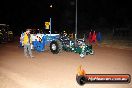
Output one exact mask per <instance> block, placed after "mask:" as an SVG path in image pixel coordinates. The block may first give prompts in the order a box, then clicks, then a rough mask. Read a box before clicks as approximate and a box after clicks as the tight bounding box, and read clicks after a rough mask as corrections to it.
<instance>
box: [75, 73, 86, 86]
mask: <svg viewBox="0 0 132 88" xmlns="http://www.w3.org/2000/svg"><path fill="white" fill-rule="evenodd" d="M76 81H77V83H78V84H79V85H81V86H82V85H84V84H85V83H86V78H85V77H84V76H78V75H77V76H76Z"/></svg>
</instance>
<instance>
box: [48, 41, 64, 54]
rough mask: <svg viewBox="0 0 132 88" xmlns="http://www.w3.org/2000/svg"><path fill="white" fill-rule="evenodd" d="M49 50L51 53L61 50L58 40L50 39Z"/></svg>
mask: <svg viewBox="0 0 132 88" xmlns="http://www.w3.org/2000/svg"><path fill="white" fill-rule="evenodd" d="M50 50H51V52H52V53H53V54H58V53H59V52H60V50H61V47H60V44H59V41H52V42H51V43H50Z"/></svg>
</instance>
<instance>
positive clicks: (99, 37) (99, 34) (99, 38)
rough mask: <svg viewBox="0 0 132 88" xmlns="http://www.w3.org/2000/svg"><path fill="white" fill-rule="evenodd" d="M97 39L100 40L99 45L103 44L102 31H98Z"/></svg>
mask: <svg viewBox="0 0 132 88" xmlns="http://www.w3.org/2000/svg"><path fill="white" fill-rule="evenodd" d="M97 41H98V44H99V46H101V41H102V36H101V33H100V32H98V34H97Z"/></svg>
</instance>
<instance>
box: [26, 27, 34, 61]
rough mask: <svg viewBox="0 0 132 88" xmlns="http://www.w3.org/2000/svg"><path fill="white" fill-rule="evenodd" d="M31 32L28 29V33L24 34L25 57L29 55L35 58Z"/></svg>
mask: <svg viewBox="0 0 132 88" xmlns="http://www.w3.org/2000/svg"><path fill="white" fill-rule="evenodd" d="M30 31H31V29H26V32H24V38H23V44H24V55H25V56H26V57H28V54H29V55H30V57H31V58H33V57H34V56H33V55H32V51H31V44H32V40H31V36H30Z"/></svg>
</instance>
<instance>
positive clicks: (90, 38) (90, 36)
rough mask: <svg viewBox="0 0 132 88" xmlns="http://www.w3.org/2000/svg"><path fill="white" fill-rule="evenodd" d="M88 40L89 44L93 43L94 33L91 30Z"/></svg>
mask: <svg viewBox="0 0 132 88" xmlns="http://www.w3.org/2000/svg"><path fill="white" fill-rule="evenodd" d="M88 41H89V44H90V45H91V44H92V33H91V31H90V32H89V35H88Z"/></svg>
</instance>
